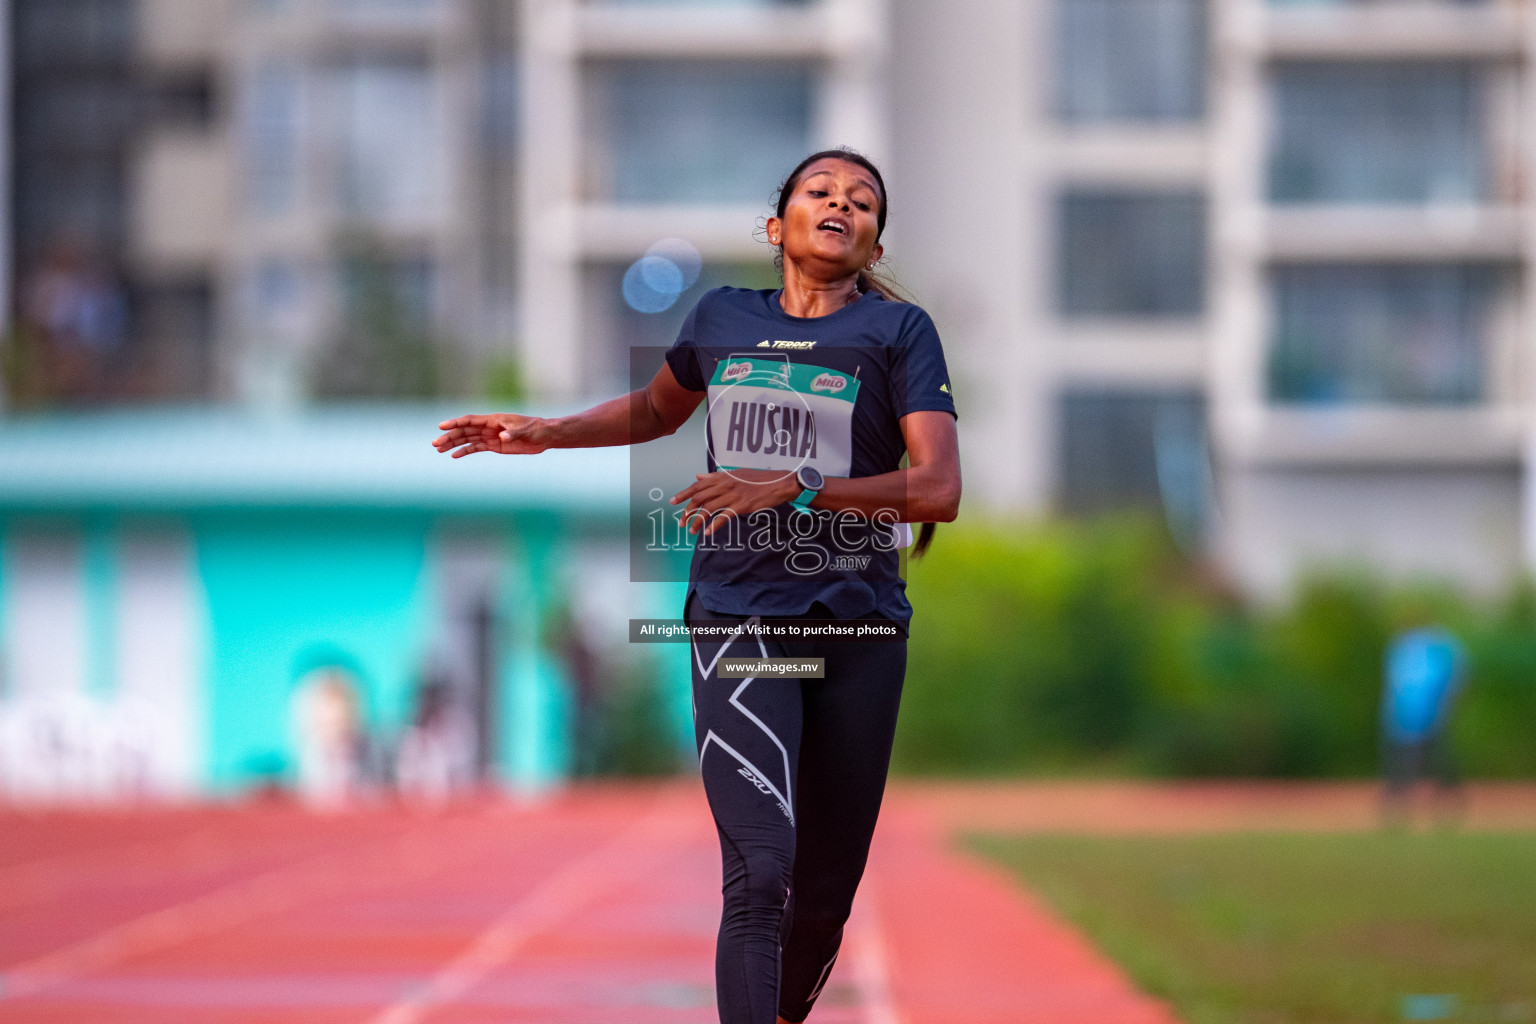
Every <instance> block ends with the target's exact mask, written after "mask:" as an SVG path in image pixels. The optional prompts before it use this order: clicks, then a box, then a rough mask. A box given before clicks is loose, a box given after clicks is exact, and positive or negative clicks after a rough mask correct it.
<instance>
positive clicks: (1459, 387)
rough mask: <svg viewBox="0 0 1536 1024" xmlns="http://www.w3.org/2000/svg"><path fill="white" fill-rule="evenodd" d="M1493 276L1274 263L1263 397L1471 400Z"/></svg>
mask: <svg viewBox="0 0 1536 1024" xmlns="http://www.w3.org/2000/svg"><path fill="white" fill-rule="evenodd" d="M1499 276H1500V275H1499V273H1498V272H1497V270H1496V269H1495V268H1492V267H1488V266H1471V265H1458V266H1412V265H1405V266H1349V265H1345V266H1308V267H1281V268H1279V269H1277V270H1276V271H1275V273H1274V278H1273V284H1274V289H1273V295H1274V306H1275V317H1274V333H1273V339H1272V343H1271V347H1270V358H1269V396H1270V398H1271V399H1272V400H1273V401H1276V402H1293V403H1326V402H1398V403H1441V404H1459V403H1468V402H1476V401H1478V400H1479V399H1480V398H1481V397H1482V394H1483V379H1484V352H1485V351H1486V346H1487V342H1488V334H1489V330H1490V321H1491V319H1492V314H1493V308H1494V303H1495V299H1496V297H1497V291H1498V283H1499Z"/></svg>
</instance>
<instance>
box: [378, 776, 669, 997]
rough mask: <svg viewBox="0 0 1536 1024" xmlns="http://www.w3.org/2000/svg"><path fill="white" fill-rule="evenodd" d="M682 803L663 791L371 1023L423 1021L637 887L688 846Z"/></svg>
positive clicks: (505, 913)
mask: <svg viewBox="0 0 1536 1024" xmlns="http://www.w3.org/2000/svg"><path fill="white" fill-rule="evenodd" d="M684 813H685V812H684V802H683V801H682V800H680V799H679V798H678V797H677V796H676V795H675V794H673V793H666V794H663V795H662V796H661V797H660V798H659V799H658V800H657V801H656V803H655V805H654V806H653V807H652V808H651V809H650V811H649V812H647V813H646V814H645V815H644V816H642V817H641V818H640V820H639V821H637V822H635V823H634V824H632V825H630V826H629V827H628V828H626V829H625V830H624V831H623V832H621V833H619V835H617V836H616V837H614V838H613V839H611V840H609V841H608V842H607V843H605V844H603V845H602V846H600V847H598V848H597V849H596V850H593V851H592V852H590V853H588V854H587V855H586V856H584V857H582V858H580V859H579V860H576V861H574V862H572V863H571V864H569V865H567V866H566V867H564V868H562V869H560V870H558V871H556V872H555V873H554V874H552V875H550V876H549V877H548V878H546V879H545V880H544V881H543V882H541V883H540V884H539V885H538V886H537V887H536V888H535V889H534V890H533V891H532V892H530V893H528V894H527V895H525V896H523V897H521V898H519V899H518V900H517V901H516V902H515V903H513V904H512V905H511V906H510V907H508V908H507V909H506V910H505V911H503V912H502V914H501V916H500V917H498V918H497V919H496V920H495V921H493V922H491V924H490V925H489V926H488V927H486V928H485V929H484V930H483V931H482V932H480V934H479V935H477V936H476V937H475V938H474V939H473V940H472V941H471V942H470V943H469V945H468V946H466V947H465V948H464V949H463V950H462V951H461V952H460V953H459V954H458V955H457V956H455V957H454V958H453V959H452V960H450V961H448V962H447V963H446V964H444V965H443V966H442V967H441V968H439V969H438V971H437V973H436V974H434V975H433V976H432V978H431V979H430V980H429V981H427V982H426V984H424V985H422V986H421V987H420V988H419V989H417V990H416V991H415V992H412V993H410V994H409V995H407V996H405V997H404V998H402V999H399V1000H397V1001H396V1002H394V1003H392V1004H390V1005H389V1006H387V1007H385V1008H384V1009H383V1010H381V1011H379V1013H377V1014H376V1015H374V1016H373V1017H370V1018H369V1020H368V1024H420V1022H421V1021H423V1020H425V1019H426V1017H427V1015H428V1014H430V1013H432V1012H433V1011H434V1010H436V1009H437V1008H439V1007H441V1006H442V1005H444V1004H446V1003H450V1002H452V1001H453V1000H454V999H457V998H458V997H459V996H462V995H464V994H465V993H466V992H468V991H469V990H470V989H471V988H473V987H474V986H475V985H476V984H478V983H479V982H480V981H481V980H482V979H483V978H484V977H485V976H486V975H487V974H489V973H490V972H491V971H493V970H495V969H496V968H497V967H500V966H501V965H502V964H504V963H506V962H507V961H508V960H510V959H512V958H513V957H515V956H517V955H518V954H519V953H520V952H522V951H523V949H524V948H525V947H526V946H527V945H528V943H529V942H530V941H532V940H533V939H535V938H537V937H539V936H540V935H541V934H544V933H546V932H548V931H549V930H550V929H551V928H553V927H555V926H556V925H558V924H559V923H560V922H561V921H563V920H565V919H567V918H569V917H570V916H571V915H573V914H575V913H576V912H578V911H580V910H582V909H584V908H586V907H587V906H590V905H591V904H592V903H593V901H595V900H596V899H598V898H599V897H600V896H602V895H603V894H604V893H606V892H608V891H611V890H612V889H615V888H618V887H620V886H623V885H628V884H633V883H634V882H635V881H637V880H638V879H639V878H641V877H643V876H645V875H646V874H647V872H648V871H649V870H650V869H652V868H653V867H654V866H655V864H656V863H657V862H659V861H661V860H663V859H664V858H666V857H669V856H672V855H673V854H674V853H675V852H676V851H675V847H677V846H678V845H680V844H684V843H687V842H688V837H687V829H686V828H685V827H682V826H681V825H680V821H681V820H682V819H683V818H684Z"/></svg>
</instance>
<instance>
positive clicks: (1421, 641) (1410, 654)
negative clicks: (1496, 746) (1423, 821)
mask: <svg viewBox="0 0 1536 1024" xmlns="http://www.w3.org/2000/svg"><path fill="white" fill-rule="evenodd" d="M1407 621H1408V622H1409V627H1408V628H1407V629H1405V630H1404V631H1403V632H1400V633H1399V634H1398V635H1397V636H1396V637H1394V638H1393V640H1392V642H1391V643H1390V644H1388V645H1387V651H1386V657H1385V663H1384V669H1385V671H1384V685H1383V688H1382V697H1381V736H1382V769H1383V775H1384V777H1385V785H1384V788H1383V791H1382V809H1383V813H1384V815H1385V818H1386V821H1387V823H1388V824H1389V825H1400V824H1405V823H1407V822H1408V821H1409V820H1410V819H1411V816H1412V812H1413V807H1412V801H1413V793H1414V790H1415V789H1416V788H1417V786H1418V784H1419V782H1420V781H1422V780H1424V779H1427V778H1433V779H1434V780H1435V782H1436V783H1437V785H1438V788H1439V793H1440V796H1441V797H1442V803H1443V804H1444V809H1445V810H1446V811H1448V812H1454V811H1455V810H1456V809H1457V806H1458V804H1459V798H1460V785H1459V779H1458V776H1457V772H1456V763H1455V758H1454V757H1453V755H1452V751H1451V742H1450V719H1451V708H1452V706H1453V704H1454V702H1455V698H1456V693H1457V691H1458V690H1459V689H1460V688H1461V683H1462V677H1463V674H1464V672H1465V663H1466V656H1465V654H1464V653H1463V651H1462V647H1461V644H1460V642H1458V641H1457V639H1456V638H1455V637H1454V636H1452V635H1451V633H1450V632H1449V631H1448V630H1446V629H1445V628H1443V627H1441V626H1437V625H1434V624H1433V619H1432V617H1431V616H1430V615H1428V614H1427V613H1425V612H1422V611H1415V612H1413V613H1411V614H1410V615H1409V616H1408V617H1407Z"/></svg>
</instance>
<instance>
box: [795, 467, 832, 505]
mask: <svg viewBox="0 0 1536 1024" xmlns="http://www.w3.org/2000/svg"><path fill="white" fill-rule="evenodd" d="M795 480H796V481H797V482H798V483H799V484H800V486H801V487H802V488H804V490H802V491H801V492H800V496H799V497H798V498H796V499H795V500H794V501H791V502H790V504H791V505H793V506H795V511H796V512H804V513H805V514H806V515H814V514H815V513H813V512H812V511H811V507H810V506H811V502H813V501H815V500H816V495H817V494H818V493H820V491H821V488H822V486H823V485H824V484H825V483H826V480H824V479H823V478H822V475H821V470H819V469H815V468H813V467H811V466H801V467H800V468H799V469H797V470H795Z"/></svg>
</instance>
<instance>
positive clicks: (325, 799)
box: [292, 665, 363, 810]
mask: <svg viewBox="0 0 1536 1024" xmlns="http://www.w3.org/2000/svg"><path fill="white" fill-rule="evenodd" d="M292 716H293V717H292V728H293V743H294V749H295V750H296V751H297V752H298V769H299V773H298V790H299V796H300V798H301V799H303V800H304V802H305V803H307V804H309V805H310V806H312V807H315V808H319V809H322V810H340V809H342V808H344V807H346V806H348V805H349V804H351V803H352V802H353V801H354V800H355V799H356V797H357V795H358V790H359V786H360V783H361V781H362V768H363V765H362V761H363V730H362V715H361V709H360V707H359V703H358V697H357V687H356V685H355V683H354V682H353V680H352V678H351V676H350V673H348V672H347V671H346V669H344V668H342V667H340V666H339V665H323V666H321V667H319V668H316V669H314V670H312V671H310V672H309V673H307V674H306V675H305V676H304V677H303V678H302V679H301V680H300V681H299V685H298V687H297V689H296V690H295V692H294V695H293V706H292Z"/></svg>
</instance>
